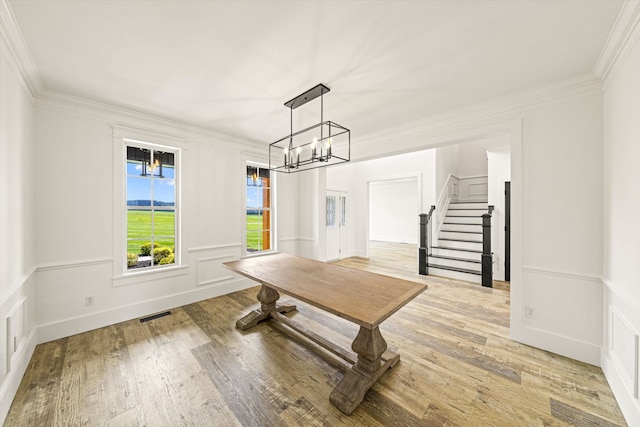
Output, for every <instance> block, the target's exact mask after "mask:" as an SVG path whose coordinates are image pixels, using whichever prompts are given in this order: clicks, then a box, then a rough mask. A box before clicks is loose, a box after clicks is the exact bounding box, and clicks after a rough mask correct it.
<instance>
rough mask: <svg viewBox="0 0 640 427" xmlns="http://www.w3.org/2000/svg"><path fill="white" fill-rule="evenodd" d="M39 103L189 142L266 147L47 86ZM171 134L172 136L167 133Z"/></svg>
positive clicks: (45, 107)
mask: <svg viewBox="0 0 640 427" xmlns="http://www.w3.org/2000/svg"><path fill="white" fill-rule="evenodd" d="M35 103H36V106H38V107H40V108H44V109H49V110H53V111H66V112H69V113H73V114H77V115H81V116H85V117H90V118H94V119H99V120H104V121H107V122H111V123H118V126H119V127H121V128H126V127H128V126H129V125H128V124H125V123H123V121H125V122H133V123H141V122H142V123H145V125H146V126H149V128H148V129H147V130H148V131H150V132H155V131H151V129H160V131H159V133H161V134H163V135H167V133H169V132H178V135H180V136H177V135H176V136H177V137H178V138H182V139H183V140H184V139H188V140H190V141H199V142H206V143H211V140H212V139H213V140H217V141H224V142H225V143H228V144H229V145H230V146H233V147H238V146H239V147H240V148H243V147H246V148H248V149H251V148H252V147H262V148H264V146H263V145H262V144H261V143H259V142H258V141H250V140H245V139H241V138H238V137H237V136H233V135H228V134H224V133H220V132H216V131H213V130H210V129H207V128H204V127H201V126H198V125H194V124H190V123H186V122H181V121H178V120H175V119H174V118H171V117H164V116H159V115H154V114H149V113H142V112H140V111H136V110H131V109H128V108H124V107H119V106H116V105H111V104H105V103H101V102H98V101H94V100H90V99H86V98H81V97H77V96H73V95H68V94H65V93H60V92H56V91H52V90H48V89H45V90H43V91H41V92H40V93H39V95H38V97H37V98H36V100H35ZM132 129H142V128H141V127H139V126H132ZM167 136H169V135H167Z"/></svg>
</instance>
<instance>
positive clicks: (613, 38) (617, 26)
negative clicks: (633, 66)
mask: <svg viewBox="0 0 640 427" xmlns="http://www.w3.org/2000/svg"><path fill="white" fill-rule="evenodd" d="M638 39H640V0H626V1H625V2H624V3H623V4H622V7H621V8H620V12H619V13H618V17H617V18H616V21H615V22H614V24H613V27H611V31H610V32H609V37H608V38H607V41H606V42H605V44H604V47H603V48H602V51H601V52H600V56H599V57H598V60H597V61H596V64H595V66H594V67H593V73H594V74H595V75H596V76H598V77H599V78H600V79H601V80H603V81H604V83H605V86H607V85H608V83H609V81H611V79H612V78H613V76H614V75H615V73H616V71H617V69H618V68H619V66H620V64H621V63H623V62H624V60H625V59H626V58H627V56H628V55H629V52H630V51H631V49H632V48H633V46H634V45H635V44H636V42H637V41H638Z"/></svg>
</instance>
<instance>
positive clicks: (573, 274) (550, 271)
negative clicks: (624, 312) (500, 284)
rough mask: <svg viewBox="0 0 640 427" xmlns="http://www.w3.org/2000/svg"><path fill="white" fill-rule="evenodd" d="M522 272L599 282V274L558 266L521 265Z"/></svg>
mask: <svg viewBox="0 0 640 427" xmlns="http://www.w3.org/2000/svg"><path fill="white" fill-rule="evenodd" d="M522 271H523V272H528V273H534V274H545V275H547V276H556V277H567V278H570V279H576V280H586V281H590V282H596V283H601V282H602V280H601V279H600V277H601V276H600V275H598V274H593V273H584V272H578V271H569V270H562V269H558V268H550V267H540V266H536V265H523V266H522Z"/></svg>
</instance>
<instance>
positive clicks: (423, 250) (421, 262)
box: [418, 205, 436, 276]
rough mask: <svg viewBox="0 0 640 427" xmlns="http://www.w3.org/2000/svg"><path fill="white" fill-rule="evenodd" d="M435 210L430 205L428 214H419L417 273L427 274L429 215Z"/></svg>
mask: <svg viewBox="0 0 640 427" xmlns="http://www.w3.org/2000/svg"><path fill="white" fill-rule="evenodd" d="M435 209H436V207H435V205H431V209H430V210H429V213H428V214H424V213H423V214H420V248H419V249H418V273H419V274H422V275H425V276H426V275H428V274H429V255H431V253H430V252H431V235H432V234H433V233H432V230H431V214H433V211H434V210H435Z"/></svg>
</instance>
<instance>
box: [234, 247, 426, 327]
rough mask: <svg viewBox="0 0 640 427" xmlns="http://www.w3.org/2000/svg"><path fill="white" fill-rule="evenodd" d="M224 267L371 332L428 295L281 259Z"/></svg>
mask: <svg viewBox="0 0 640 427" xmlns="http://www.w3.org/2000/svg"><path fill="white" fill-rule="evenodd" d="M223 265H224V266H225V267H227V268H229V269H231V270H233V271H235V272H236V273H238V274H241V275H243V276H245V277H248V278H249V279H253V280H255V281H257V282H260V283H262V284H264V285H265V286H267V287H269V288H272V289H275V290H277V291H279V292H281V293H284V294H287V295H290V296H292V297H294V298H297V299H299V300H301V301H304V302H306V303H309V304H311V305H313V306H316V307H319V308H321V309H323V310H326V311H328V312H330V313H333V314H335V315H337V316H339V317H342V318H343V319H347V320H350V321H352V322H354V323H357V324H358V325H360V326H363V327H365V328H368V329H373V328H374V327H376V326H378V325H379V324H380V323H382V321H384V320H385V319H386V318H388V317H389V316H391V315H392V314H393V313H395V312H396V311H398V310H399V309H400V308H401V307H403V306H404V305H405V304H407V303H408V302H409V301H411V300H412V299H413V298H415V297H416V296H418V295H419V294H420V293H421V292H422V291H424V290H425V289H427V285H425V284H423V283H418V282H411V281H408V280H403V279H398V278H395V277H389V276H383V275H381V274H376V273H370V272H367V271H362V270H355V269H352V268H347V267H341V266H338V265H334V264H327V263H325V262H321V261H315V260H312V259H308V258H301V257H295V256H292V255H287V254H282V253H280V254H272V255H264V256H258V257H251V258H244V259H241V260H239V261H231V262H225V263H223Z"/></svg>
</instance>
